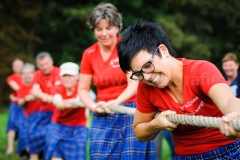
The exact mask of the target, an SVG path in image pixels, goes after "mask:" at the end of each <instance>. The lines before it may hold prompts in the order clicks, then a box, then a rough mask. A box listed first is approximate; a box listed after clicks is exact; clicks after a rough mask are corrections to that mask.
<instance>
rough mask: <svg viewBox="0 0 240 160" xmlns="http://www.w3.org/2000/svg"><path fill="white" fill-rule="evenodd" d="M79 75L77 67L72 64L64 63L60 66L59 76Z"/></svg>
mask: <svg viewBox="0 0 240 160" xmlns="http://www.w3.org/2000/svg"><path fill="white" fill-rule="evenodd" d="M78 73H79V65H77V64H76V63H73V62H66V63H63V64H62V65H61V66H60V76H63V75H65V74H68V75H71V76H76V75H78Z"/></svg>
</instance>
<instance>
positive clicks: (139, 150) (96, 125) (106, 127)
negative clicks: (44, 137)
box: [90, 102, 156, 160]
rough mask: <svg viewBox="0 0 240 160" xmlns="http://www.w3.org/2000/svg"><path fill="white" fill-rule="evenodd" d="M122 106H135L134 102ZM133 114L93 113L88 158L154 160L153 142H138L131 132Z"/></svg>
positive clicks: (100, 159) (95, 159)
mask: <svg viewBox="0 0 240 160" xmlns="http://www.w3.org/2000/svg"><path fill="white" fill-rule="evenodd" d="M122 105H124V106H128V107H133V108H136V103H135V102H131V103H125V104H122ZM132 123H133V116H129V115H126V114H120V113H115V114H113V115H111V114H104V115H101V114H93V119H92V127H91V130H90V159H92V160H93V159H94V160H103V159H104V160H106V159H111V160H155V159H156V156H155V144H154V142H153V141H151V142H139V141H138V140H137V138H136V136H135V135H134V133H133V127H132Z"/></svg>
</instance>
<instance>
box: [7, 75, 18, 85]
mask: <svg viewBox="0 0 240 160" xmlns="http://www.w3.org/2000/svg"><path fill="white" fill-rule="evenodd" d="M11 81H16V80H15V76H14V75H10V76H9V77H8V78H7V84H8V85H9V83H10V82H11Z"/></svg>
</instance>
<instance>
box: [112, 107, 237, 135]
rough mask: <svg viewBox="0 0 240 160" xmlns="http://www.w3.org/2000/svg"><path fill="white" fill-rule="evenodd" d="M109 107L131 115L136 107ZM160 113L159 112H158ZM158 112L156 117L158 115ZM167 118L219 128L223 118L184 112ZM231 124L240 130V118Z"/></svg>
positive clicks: (183, 122) (185, 123) (177, 122)
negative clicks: (184, 113)
mask: <svg viewBox="0 0 240 160" xmlns="http://www.w3.org/2000/svg"><path fill="white" fill-rule="evenodd" d="M109 109H110V110H112V111H114V112H118V113H124V114H129V115H134V113H135V108H130V107H125V106H109ZM158 114H159V113H158ZM158 114H156V115H155V116H154V118H156V117H157V115H158ZM167 119H168V120H169V121H170V122H172V123H175V124H182V125H192V126H199V127H209V128H219V124H220V122H221V118H219V117H206V116H190V115H182V114H171V115H168V116H167ZM229 125H230V126H231V127H232V128H234V129H235V130H236V131H240V119H234V120H232V121H231V122H230V123H229Z"/></svg>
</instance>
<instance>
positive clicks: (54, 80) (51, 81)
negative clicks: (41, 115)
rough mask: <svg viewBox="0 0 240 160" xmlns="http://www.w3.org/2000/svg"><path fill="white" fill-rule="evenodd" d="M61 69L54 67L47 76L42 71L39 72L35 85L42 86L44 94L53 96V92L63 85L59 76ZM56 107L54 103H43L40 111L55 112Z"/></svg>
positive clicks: (36, 75) (35, 75)
mask: <svg viewBox="0 0 240 160" xmlns="http://www.w3.org/2000/svg"><path fill="white" fill-rule="evenodd" d="M59 72H60V70H59V68H58V67H53V69H52V71H51V72H50V73H49V74H48V75H45V74H43V73H42V71H40V70H38V71H36V72H35V74H34V83H37V84H39V85H40V88H41V90H42V92H44V93H47V94H49V95H52V90H53V89H54V88H57V87H59V86H60V85H61V80H60V76H59ZM54 110H55V107H54V105H53V104H52V103H44V102H42V104H41V106H40V111H41V112H42V111H54Z"/></svg>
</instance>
